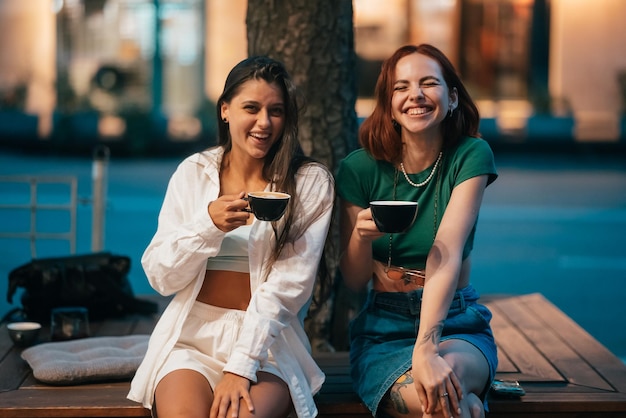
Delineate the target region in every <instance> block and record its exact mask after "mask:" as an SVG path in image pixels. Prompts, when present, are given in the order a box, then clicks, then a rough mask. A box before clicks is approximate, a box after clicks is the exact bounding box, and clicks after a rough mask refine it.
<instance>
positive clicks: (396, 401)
mask: <svg viewBox="0 0 626 418" xmlns="http://www.w3.org/2000/svg"><path fill="white" fill-rule="evenodd" d="M411 385H413V375H412V374H411V371H410V370H409V371H408V372H406V373H405V374H403V375H402V376H400V378H399V379H398V380H396V383H394V384H393V386H392V387H391V389H390V390H389V400H390V401H391V405H390V406H391V407H392V408H393V409H395V410H396V411H398V412H399V413H401V414H408V413H409V408H408V406H407V405H406V402H405V401H404V398H403V397H402V393H400V389H402V388H405V387H407V386H411Z"/></svg>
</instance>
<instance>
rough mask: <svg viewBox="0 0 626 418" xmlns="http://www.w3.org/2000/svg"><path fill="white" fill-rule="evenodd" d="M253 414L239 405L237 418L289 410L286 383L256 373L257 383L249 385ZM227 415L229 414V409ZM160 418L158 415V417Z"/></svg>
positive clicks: (275, 416) (284, 413)
mask: <svg viewBox="0 0 626 418" xmlns="http://www.w3.org/2000/svg"><path fill="white" fill-rule="evenodd" d="M250 396H251V397H252V402H253V404H254V414H253V415H251V414H250V412H248V409H247V407H246V406H243V405H241V406H240V407H239V418H248V417H254V418H263V417H267V418H280V417H286V416H287V415H288V414H289V412H290V411H291V396H290V395H289V388H288V387H287V384H286V383H285V382H284V381H282V380H281V379H280V378H279V377H277V376H275V375H273V374H271V373H265V372H259V373H258V374H257V383H255V384H253V385H252V386H250ZM227 416H230V411H229V412H228V414H227ZM159 418H160V417H159Z"/></svg>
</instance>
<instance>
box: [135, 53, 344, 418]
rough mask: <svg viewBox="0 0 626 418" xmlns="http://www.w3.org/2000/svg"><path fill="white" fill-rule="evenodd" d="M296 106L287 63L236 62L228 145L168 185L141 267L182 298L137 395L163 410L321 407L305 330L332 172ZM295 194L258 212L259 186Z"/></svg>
mask: <svg viewBox="0 0 626 418" xmlns="http://www.w3.org/2000/svg"><path fill="white" fill-rule="evenodd" d="M299 108H300V107H299V103H298V100H297V95H296V88H295V86H294V84H293V82H292V80H291V78H290V77H289V75H288V74H287V72H286V70H285V68H284V67H283V65H282V64H281V63H279V62H277V61H274V60H272V59H269V58H266V57H251V58H248V59H246V60H243V61H242V62H240V63H239V64H237V65H236V66H235V67H234V68H233V69H232V70H231V72H230V74H229V75H228V77H227V79H226V83H225V87H224V91H223V93H222V95H221V96H220V98H219V100H218V102H217V116H218V124H219V143H218V145H217V146H216V147H213V148H210V149H208V150H206V151H203V152H199V153H196V154H194V155H191V156H190V157H188V158H186V159H185V160H184V161H183V162H182V163H181V164H180V165H179V166H178V168H177V170H176V172H175V173H174V174H173V175H172V178H171V179H170V182H169V185H168V188H167V192H166V195H165V199H164V201H163V206H162V208H161V212H160V214H159V222H158V228H157V231H156V233H155V235H154V237H153V239H152V241H151V242H150V244H149V245H148V247H147V249H146V250H145V252H144V254H143V257H142V260H141V262H142V265H143V267H144V270H145V272H146V275H147V277H148V280H149V281H150V284H151V285H152V287H154V289H156V290H157V291H158V292H159V293H160V294H162V295H174V297H173V299H172V301H171V302H170V303H169V305H168V307H167V308H166V310H165V312H164V313H163V315H162V317H161V319H160V320H159V322H158V324H157V325H156V327H155V330H154V332H153V334H152V336H151V338H150V344H149V347H148V350H147V353H146V356H145V358H144V360H143V362H142V364H141V366H140V367H139V369H138V371H137V374H136V375H135V378H134V379H133V381H132V384H131V390H130V393H129V398H130V399H132V400H135V401H137V402H141V403H142V404H143V405H144V406H145V407H147V408H150V409H152V413H153V415H154V416H157V415H158V416H159V417H178V416H180V417H182V416H184V417H202V418H206V417H226V416H228V417H236V416H239V417H249V416H255V417H272V418H274V417H284V416H287V415H288V414H289V413H290V411H294V410H295V412H296V414H297V415H298V417H312V416H315V415H316V414H317V409H316V407H315V403H314V402H313V394H315V393H316V392H317V391H318V390H319V388H320V386H321V384H322V382H323V380H324V375H323V373H322V372H321V370H320V369H319V368H318V367H317V365H316V364H315V362H314V361H313V358H312V357H311V354H310V351H311V347H310V344H309V342H308V339H307V337H306V334H305V332H304V329H303V321H304V317H305V316H306V314H307V310H308V307H309V305H310V302H311V297H312V290H313V285H314V283H315V280H316V277H317V275H318V262H320V264H319V265H323V249H324V244H325V240H326V236H327V233H328V228H329V224H330V219H331V213H332V207H333V200H334V181H333V178H332V175H331V174H330V172H329V171H328V170H327V169H326V168H325V167H324V166H323V165H321V164H319V163H316V162H314V161H312V160H310V159H308V158H305V157H304V156H303V154H302V151H301V149H300V146H299V143H298V111H299ZM261 190H266V191H280V192H284V193H288V194H289V195H291V199H290V200H289V204H288V207H287V210H286V212H285V214H284V215H283V216H282V218H280V219H279V220H278V221H272V222H265V221H259V220H257V219H255V217H254V216H253V215H251V214H250V213H249V212H248V211H247V206H248V202H247V198H246V195H247V193H248V192H254V191H261Z"/></svg>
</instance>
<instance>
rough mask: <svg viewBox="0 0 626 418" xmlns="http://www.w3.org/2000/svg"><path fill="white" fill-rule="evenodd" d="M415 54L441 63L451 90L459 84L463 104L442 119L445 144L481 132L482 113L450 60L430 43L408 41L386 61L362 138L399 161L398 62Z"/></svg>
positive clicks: (376, 152) (377, 154)
mask: <svg viewBox="0 0 626 418" xmlns="http://www.w3.org/2000/svg"><path fill="white" fill-rule="evenodd" d="M411 54H422V55H425V56H427V57H430V58H432V59H434V60H435V61H437V62H438V63H439V66H440V67H441V72H442V74H443V78H444V81H445V82H446V85H447V86H448V89H449V90H452V89H454V88H456V90H457V93H458V100H459V105H458V108H457V109H456V110H455V111H454V112H453V114H452V117H446V118H445V119H444V120H443V121H442V122H441V134H442V137H443V146H444V147H448V148H449V147H451V146H454V145H455V144H456V142H457V141H459V139H460V138H461V137H463V136H479V134H478V124H479V122H480V115H479V113H478V107H477V106H476V104H475V103H474V101H473V100H472V98H471V96H470V95H469V93H468V91H467V89H466V88H465V86H464V85H463V82H462V81H461V78H460V77H459V75H458V74H457V72H456V69H455V68H454V66H453V65H452V63H451V62H450V60H449V59H448V58H447V57H446V56H445V54H444V53H443V52H441V51H440V50H439V49H438V48H436V47H434V46H432V45H429V44H421V45H405V46H403V47H400V48H399V49H398V50H396V52H394V54H393V55H392V56H391V57H389V58H388V59H387V60H385V62H383V65H382V68H381V71H380V74H379V76H378V80H377V82H376V88H375V92H374V96H375V98H376V105H375V107H374V111H373V112H372V114H371V115H370V116H369V117H368V118H367V119H365V120H364V121H363V123H362V125H361V128H360V130H359V142H360V143H361V146H362V147H363V148H365V149H366V150H367V151H368V152H369V153H370V154H371V155H372V156H373V157H374V158H376V159H377V160H384V161H388V162H391V163H397V162H399V161H400V159H401V158H402V141H401V138H400V130H399V129H398V127H397V126H395V125H394V123H393V121H392V119H391V97H392V95H393V84H394V81H395V80H394V79H395V71H396V66H397V65H398V61H400V59H402V58H404V57H406V56H407V55H411Z"/></svg>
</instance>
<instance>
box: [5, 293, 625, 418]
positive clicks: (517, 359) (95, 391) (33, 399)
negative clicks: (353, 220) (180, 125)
mask: <svg viewBox="0 0 626 418" xmlns="http://www.w3.org/2000/svg"><path fill="white" fill-rule="evenodd" d="M483 301H484V302H485V303H486V304H487V305H488V306H489V307H490V309H491V310H492V312H493V314H494V318H493V322H492V324H493V329H494V333H495V336H496V341H497V343H498V347H499V352H498V357H499V360H500V364H499V367H498V373H497V377H498V378H500V379H508V380H518V381H520V383H521V384H522V386H523V387H524V389H525V390H526V395H525V396H524V397H522V398H520V399H496V398H491V399H490V413H489V414H488V417H493V418H504V417H520V418H521V417H530V416H532V417H533V418H543V417H563V418H565V417H576V418H581V417H609V418H618V417H619V418H624V417H626V366H625V365H624V364H623V363H622V362H621V361H620V360H619V359H618V358H617V357H615V356H614V355H613V354H611V353H610V352H609V351H608V350H607V349H606V348H604V347H603V346H602V345H601V344H600V343H598V342H597V341H596V340H595V339H594V338H593V337H591V336H590V335H589V334H588V333H587V332H585V331H584V330H583V329H582V328H581V327H580V326H578V325H577V324H576V323H574V322H573V321H572V320H571V319H570V318H569V317H567V316H566V315H565V314H564V313H563V312H561V311H560V310H559V309H558V308H556V307H555V306H554V305H553V304H552V303H550V302H549V301H547V300H546V299H545V298H544V297H543V296H542V295H540V294H530V295H524V296H485V297H484V298H483ZM155 322H156V318H152V317H139V316H133V317H130V318H127V319H124V320H111V321H105V322H102V323H93V324H92V333H93V334H94V335H98V336H106V335H126V334H148V333H150V332H151V330H152V327H153V326H154V324H155ZM20 352H21V351H20V350H19V349H17V348H15V347H14V346H13V345H12V343H11V341H10V339H9V337H8V334H7V332H6V325H3V326H2V327H0V417H24V418H27V417H149V416H150V414H149V411H147V410H146V409H144V408H143V407H141V406H140V405H138V404H136V403H133V402H130V401H128V400H127V399H126V393H127V392H128V387H129V384H128V382H111V383H99V384H86V385H79V386H63V387H54V386H49V385H43V384H41V383H38V382H37V381H36V380H35V379H34V378H33V376H32V373H31V370H30V368H29V367H28V364H26V363H25V362H24V361H23V360H22V359H21V358H20ZM316 359H317V361H318V362H319V364H320V366H321V367H322V369H323V370H324V371H325V373H326V375H327V380H326V383H325V384H324V386H323V388H322V391H321V392H320V393H319V394H318V395H317V396H316V399H317V404H318V408H319V411H320V415H319V416H320V417H334V418H339V417H345V418H348V417H367V416H371V415H370V413H369V412H368V411H367V409H366V408H365V407H364V406H363V405H362V403H361V402H360V401H359V399H358V398H357V396H356V395H355V394H354V392H353V391H352V387H351V383H350V377H349V373H348V354H347V353H346V352H337V353H326V354H320V355H317V356H316Z"/></svg>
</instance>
